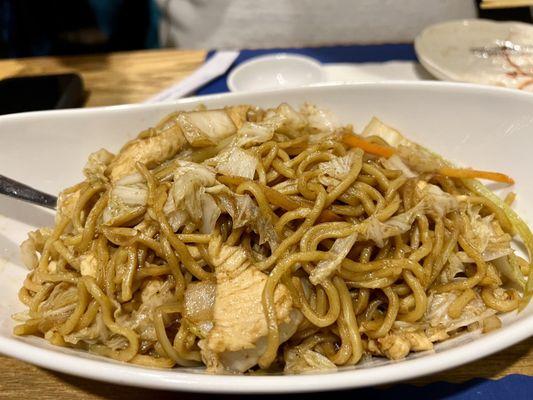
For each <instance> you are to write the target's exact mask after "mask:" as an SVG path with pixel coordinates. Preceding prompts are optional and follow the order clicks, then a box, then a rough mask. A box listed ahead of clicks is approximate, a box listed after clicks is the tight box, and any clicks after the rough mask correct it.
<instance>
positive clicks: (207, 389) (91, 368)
mask: <svg viewBox="0 0 533 400" xmlns="http://www.w3.org/2000/svg"><path fill="white" fill-rule="evenodd" d="M358 87H381V88H384V87H394V88H402V87H406V88H418V87H432V88H434V89H438V90H443V91H455V90H467V91H479V92H481V93H486V94H490V93H498V94H499V95H505V96H517V97H521V96H525V98H527V99H528V100H529V101H531V99H532V98H533V94H530V93H527V92H522V91H518V90H513V89H508V88H499V87H489V86H483V85H477V84H465V83H449V82H410V81H405V82H402V81H396V82H381V83H379V82H378V83H352V84H342V85H338V84H329V83H326V84H320V85H315V88H316V89H317V90H321V88H324V89H325V90H327V89H328V88H329V89H331V88H333V89H338V90H353V89H357V88H358ZM309 89H310V88H291V89H278V90H266V91H258V92H254V93H224V94H214V95H209V96H199V97H191V98H187V99H182V100H178V101H173V102H169V103H170V104H174V105H176V106H178V105H186V104H188V103H195V102H197V101H198V100H207V99H209V100H224V99H232V100H238V99H239V97H241V96H243V97H244V96H246V97H247V96H249V95H250V94H257V95H260V94H262V93H263V94H269V93H271V94H283V92H299V91H301V92H305V91H306V90H309ZM158 106H159V105H158V104H150V105H142V104H134V105H120V106H108V107H98V108H89V109H78V110H53V111H37V112H30V113H21V114H12V115H6V116H2V117H0V123H1V122H2V121H3V120H6V119H19V118H39V117H42V116H43V115H52V114H54V115H56V116H57V115H59V114H70V115H72V116H75V115H76V114H78V113H89V114H90V113H100V112H102V111H105V112H108V111H109V112H113V110H122V109H124V108H133V109H144V108H152V107H158ZM532 333H533V315H530V316H527V317H525V318H523V319H520V320H516V321H514V322H513V323H512V324H511V325H509V326H506V327H504V328H503V329H500V330H498V331H495V332H491V333H489V334H486V335H483V336H481V337H479V338H476V339H475V340H473V341H472V342H469V343H466V344H463V345H460V346H457V347H454V348H451V349H447V350H444V351H442V352H438V353H435V354H432V356H431V357H419V358H416V359H410V360H403V361H399V363H401V364H402V367H403V368H398V366H397V365H396V363H392V364H389V365H384V366H376V367H370V368H360V369H353V370H341V371H337V372H334V373H323V374H309V375H271V376H240V375H210V374H195V373H189V372H181V371H179V370H161V369H145V368H139V367H136V366H134V365H131V364H120V363H116V362H106V361H99V360H94V359H89V358H84V357H78V356H73V355H70V354H65V353H61V352H57V351H54V350H52V349H47V348H41V347H37V346H34V345H32V344H31V343H27V342H25V341H22V340H17V339H15V338H6V337H2V336H0V353H3V354H5V355H8V356H12V357H15V358H18V359H21V360H23V361H26V362H29V363H32V364H34V365H37V366H40V367H43V368H48V369H51V370H55V371H58V372H62V373H66V374H69V375H75V376H79V377H84V378H89V379H95V380H99V381H105V382H109V383H115V384H125V385H129V386H137V387H144V388H152V389H166V390H175V391H187V392H203V393H241V394H244V393H291V392H311V391H321V390H339V389H348V388H358V387H365V386H373V385H379V384H384V383H393V382H398V381H401V380H406V379H410V378H415V377H419V376H423V375H428V374H432V373H435V372H439V371H443V370H446V369H449V368H453V367H456V366H458V365H462V364H466V363H468V362H471V361H475V360H477V359H479V358H482V357H485V356H487V355H490V354H492V353H495V352H497V351H500V350H502V349H504V348H506V347H508V346H510V345H512V344H515V343H518V342H519V341H521V340H524V339H526V338H528V337H529V336H531V334H532ZM135 370H137V373H133V371H135ZM355 375H357V379H355V380H354V376H355Z"/></svg>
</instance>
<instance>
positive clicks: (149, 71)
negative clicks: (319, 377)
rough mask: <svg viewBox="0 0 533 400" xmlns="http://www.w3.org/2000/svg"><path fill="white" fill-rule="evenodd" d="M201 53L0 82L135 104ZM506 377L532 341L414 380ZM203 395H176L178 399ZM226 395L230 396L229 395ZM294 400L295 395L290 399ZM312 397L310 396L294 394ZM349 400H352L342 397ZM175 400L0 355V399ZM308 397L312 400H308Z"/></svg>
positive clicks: (527, 369)
mask: <svg viewBox="0 0 533 400" xmlns="http://www.w3.org/2000/svg"><path fill="white" fill-rule="evenodd" d="M204 57H205V52H204V51H177V50H157V51H139V52H128V53H114V54H106V55H96V56H83V57H41V58H33V59H31V58H29V59H18V60H5V61H0V79H2V78H5V77H8V76H17V75H39V74H47V73H59V72H68V71H75V72H78V73H80V74H81V75H82V76H83V79H84V81H85V85H86V88H87V90H88V91H89V94H88V100H87V106H89V107H91V106H103V105H112V104H124V103H135V102H139V101H142V100H144V99H146V98H148V97H150V96H151V95H153V94H155V93H157V92H158V91H160V90H162V89H163V88H165V87H167V86H169V85H170V84H172V83H175V82H177V81H179V80H180V79H183V78H184V77H185V76H187V75H189V74H190V73H191V72H192V71H193V70H194V69H196V68H197V67H198V66H199V65H200V64H201V63H202V62H203V60H204ZM509 374H524V375H532V376H533V338H530V339H528V340H526V341H524V342H522V343H519V344H517V345H515V346H513V347H511V348H509V349H506V350H503V351H501V352H499V353H497V354H495V355H493V356H490V357H487V358H484V359H482V360H479V361H476V362H473V363H470V364H467V365H464V366H462V367H459V368H455V369H453V370H451V371H447V372H443V373H439V374H436V375H432V376H429V377H424V378H421V379H418V380H415V381H413V382H412V383H415V384H426V383H428V382H432V381H448V382H464V381H467V380H470V379H473V378H476V377H482V378H491V379H496V378H501V377H503V376H505V375H509ZM207 397H208V396H206V395H196V394H180V395H179V398H180V399H188V398H194V399H203V398H207ZM228 397H230V396H228ZM291 397H292V398H293V399H294V397H295V396H291ZM296 397H297V398H306V399H308V398H310V396H308V395H307V396H305V395H302V396H296ZM346 397H353V396H348V395H347V396H346ZM24 398H26V399H32V398H38V399H39V400H46V399H53V400H57V399H76V400H85V399H128V400H135V399H144V400H145V399H151V398H154V399H159V400H161V399H167V398H168V399H175V398H177V396H176V394H175V393H171V392H161V391H152V390H144V389H137V388H129V387H122V386H117V385H110V384H105V383H99V382H94V381H91V380H88V379H81V378H76V377H72V376H68V375H64V374H60V373H57V372H51V371H48V370H44V369H41V368H38V367H34V366H32V365H29V364H26V363H24V362H22V361H18V360H14V359H12V358H9V357H4V356H1V355H0V399H24ZM311 398H315V397H314V396H312V397H311ZM316 398H318V397H316Z"/></svg>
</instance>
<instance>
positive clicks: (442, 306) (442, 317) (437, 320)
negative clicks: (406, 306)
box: [424, 292, 496, 332]
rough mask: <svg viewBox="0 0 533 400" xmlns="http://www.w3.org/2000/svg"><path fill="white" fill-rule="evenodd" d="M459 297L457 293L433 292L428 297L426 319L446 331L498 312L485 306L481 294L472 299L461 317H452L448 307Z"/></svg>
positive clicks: (481, 319) (433, 325)
mask: <svg viewBox="0 0 533 400" xmlns="http://www.w3.org/2000/svg"><path fill="white" fill-rule="evenodd" d="M456 298H457V295H456V294H455V293H451V292H444V293H431V294H430V295H429V297H428V307H427V310H426V313H425V314H424V321H426V322H428V323H429V324H430V325H431V326H432V327H438V328H443V329H444V330H445V331H446V332H450V331H453V330H455V329H458V328H461V327H466V326H468V325H470V324H473V323H475V322H479V321H483V320H484V319H485V318H488V317H490V316H491V315H494V314H496V311H495V310H493V309H491V308H488V307H487V306H485V303H484V302H483V300H482V299H481V297H480V296H479V295H476V297H475V298H474V299H473V300H472V301H470V302H469V303H468V304H467V305H466V306H465V307H464V309H463V312H462V313H461V316H460V317H459V318H455V319H454V318H450V316H449V315H448V308H449V307H450V305H451V304H452V303H453V302H454V300H455V299H456Z"/></svg>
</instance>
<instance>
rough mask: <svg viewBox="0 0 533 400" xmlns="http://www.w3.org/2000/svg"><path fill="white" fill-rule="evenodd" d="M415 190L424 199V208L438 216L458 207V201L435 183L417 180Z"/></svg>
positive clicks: (442, 215)
mask: <svg viewBox="0 0 533 400" xmlns="http://www.w3.org/2000/svg"><path fill="white" fill-rule="evenodd" d="M417 190H418V196H419V198H420V199H424V200H425V204H426V208H427V209H429V210H430V211H432V212H434V213H435V214H437V215H438V216H439V217H444V216H445V215H446V214H448V213H449V212H451V211H454V210H456V209H457V208H458V207H459V201H458V200H457V199H456V198H455V197H453V196H452V195H451V194H449V193H446V192H444V191H443V190H442V189H441V188H440V187H438V186H436V185H432V184H431V183H427V182H425V181H418V183H417Z"/></svg>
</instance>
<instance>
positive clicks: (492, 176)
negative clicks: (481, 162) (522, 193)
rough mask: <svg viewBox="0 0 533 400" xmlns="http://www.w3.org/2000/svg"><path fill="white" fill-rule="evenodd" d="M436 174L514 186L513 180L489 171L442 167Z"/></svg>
mask: <svg viewBox="0 0 533 400" xmlns="http://www.w3.org/2000/svg"><path fill="white" fill-rule="evenodd" d="M437 173H438V174H440V175H446V176H449V177H452V178H463V179H469V178H473V179H475V178H477V179H487V180H489V181H494V182H502V183H508V184H510V185H512V184H514V179H513V178H511V177H510V176H507V175H505V174H501V173H499V172H490V171H478V170H475V169H466V168H451V167H442V168H439V169H438V170H437Z"/></svg>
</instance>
